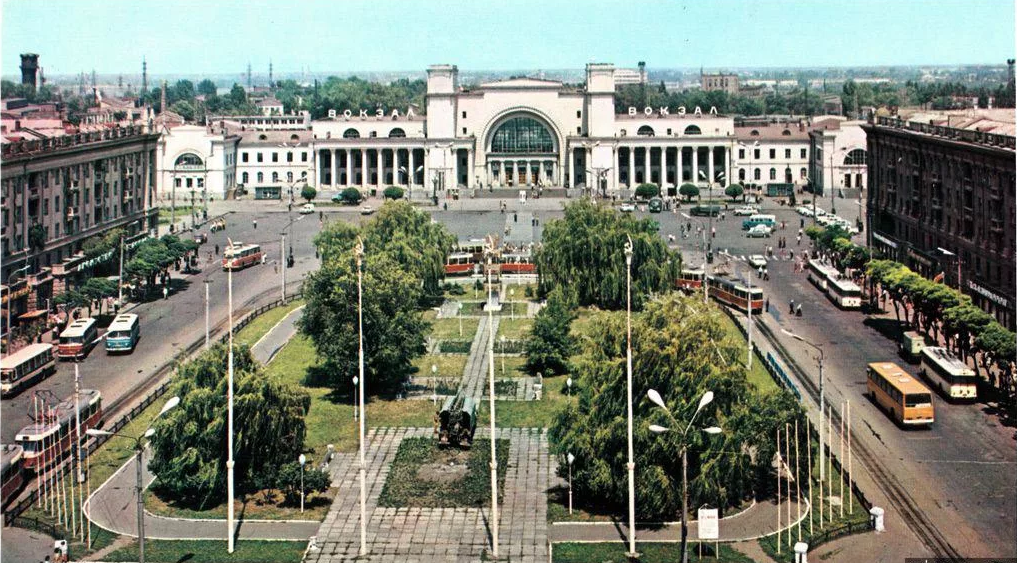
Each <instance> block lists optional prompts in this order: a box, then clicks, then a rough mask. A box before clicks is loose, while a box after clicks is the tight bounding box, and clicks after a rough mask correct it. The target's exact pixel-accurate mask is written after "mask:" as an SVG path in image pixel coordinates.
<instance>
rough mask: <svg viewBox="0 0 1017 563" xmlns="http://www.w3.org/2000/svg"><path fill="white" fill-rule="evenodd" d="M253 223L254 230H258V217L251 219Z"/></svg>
mask: <svg viewBox="0 0 1017 563" xmlns="http://www.w3.org/2000/svg"><path fill="white" fill-rule="evenodd" d="M251 224H253V225H254V230H258V220H257V219H251Z"/></svg>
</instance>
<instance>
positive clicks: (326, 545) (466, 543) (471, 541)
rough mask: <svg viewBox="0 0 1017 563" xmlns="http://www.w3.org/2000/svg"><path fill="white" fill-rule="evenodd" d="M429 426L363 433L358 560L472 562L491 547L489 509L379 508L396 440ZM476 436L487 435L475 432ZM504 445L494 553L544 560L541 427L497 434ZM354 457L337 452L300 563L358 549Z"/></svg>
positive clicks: (344, 557) (548, 470) (550, 469)
mask: <svg viewBox="0 0 1017 563" xmlns="http://www.w3.org/2000/svg"><path fill="white" fill-rule="evenodd" d="M431 435H432V430H431V429H430V428H376V429H372V430H371V431H370V432H369V434H368V450H367V455H368V473H367V483H368V496H367V514H368V524H367V543H368V551H369V553H368V555H367V557H365V558H362V559H357V560H358V561H372V562H393V563H394V562H399V563H413V562H420V563H423V562H425V561H427V562H429V561H446V562H457V563H458V562H464V563H465V562H467V561H469V562H475V561H479V560H480V558H481V556H482V554H483V553H484V552H485V551H487V550H489V548H490V536H489V528H488V519H489V518H490V509H489V508H379V507H378V496H379V495H380V494H381V490H382V488H383V486H384V482H385V478H386V477H387V476H388V472H389V469H390V466H391V463H392V461H393V460H394V459H395V454H396V450H397V449H398V448H399V444H400V442H402V440H403V439H404V438H408V437H417V436H423V437H430V436H431ZM477 436H478V437H482V438H486V437H489V436H490V431H489V429H488V428H483V429H481V428H478V429H477ZM498 437H499V438H501V439H508V440H509V442H510V446H509V462H508V470H507V473H506V476H505V489H504V498H503V499H502V501H501V503H500V504H499V512H500V518H499V521H500V523H501V527H500V530H499V535H500V541H499V555H500V556H502V557H507V558H509V559H510V560H511V561H513V562H532V563H536V562H538V561H546V560H547V495H546V491H547V489H548V487H549V486H550V485H551V484H552V483H557V481H558V478H557V477H556V476H555V475H554V472H555V465H554V460H553V459H552V457H551V456H550V455H548V451H547V435H546V433H545V431H544V430H542V429H525V428H511V429H504V430H499V431H498ZM358 475H359V460H358V454H357V453H355V452H354V453H346V454H340V455H339V456H338V457H337V458H336V460H335V462H334V463H333V486H334V487H336V488H337V489H336V498H335V501H334V502H333V505H332V508H331V510H330V511H329V513H328V516H326V517H325V521H324V522H323V523H322V525H321V528H320V529H319V531H318V536H317V541H316V546H317V547H316V548H315V549H311V550H309V551H308V553H307V555H306V557H305V561H308V562H312V563H330V562H333V561H351V560H353V559H354V558H356V557H357V556H358V554H359V549H360V518H359V511H360V500H359V498H360V497H359V495H360V485H359V481H358V479H359V476H358Z"/></svg>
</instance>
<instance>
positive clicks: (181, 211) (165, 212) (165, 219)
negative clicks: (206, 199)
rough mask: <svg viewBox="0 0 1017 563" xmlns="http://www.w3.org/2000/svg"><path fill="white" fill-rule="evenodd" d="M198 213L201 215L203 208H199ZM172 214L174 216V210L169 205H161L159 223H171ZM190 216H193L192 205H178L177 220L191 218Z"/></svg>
mask: <svg viewBox="0 0 1017 563" xmlns="http://www.w3.org/2000/svg"><path fill="white" fill-rule="evenodd" d="M198 215H199V216H200V215H201V209H200V208H199V209H198ZM172 216H173V211H172V209H171V208H169V207H160V208H159V224H160V225H167V224H169V222H170V217H172ZM190 217H191V207H190V206H187V207H184V206H181V205H178V206H177V216H176V219H177V221H180V220H182V219H188V220H189V219H190Z"/></svg>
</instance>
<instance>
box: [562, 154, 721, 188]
mask: <svg viewBox="0 0 1017 563" xmlns="http://www.w3.org/2000/svg"><path fill="white" fill-rule="evenodd" d="M594 147H596V143H592V144H589V145H586V144H583V145H578V146H573V147H572V148H570V149H569V165H570V171H571V177H572V178H574V179H575V178H581V180H580V183H588V182H587V180H588V179H587V169H589V170H591V171H592V172H593V173H595V174H596V173H604V170H605V168H592V169H591V168H590V163H591V162H593V159H592V151H593V149H594ZM612 152H613V155H612V165H611V167H610V169H609V170H607V172H606V174H605V177H606V178H610V182H609V185H613V186H617V187H619V188H621V187H625V188H629V189H632V188H635V187H636V186H638V185H639V184H642V183H652V184H658V185H661V186H679V185H681V184H682V183H685V182H690V183H693V184H705V183H706V181H707V179H713V180H714V181H716V180H717V179H718V176H719V174H720V173H721V172H723V173H724V174H725V178H730V177H731V146H730V145H726V144H724V145H720V144H717V145H691V146H690V145H682V146H674V145H671V146H668V145H654V144H649V143H638V144H619V145H617V146H614V147H612ZM662 171H663V174H662ZM700 171H701V172H702V173H703V174H704V175H705V176H706V179H704V178H703V177H701V176H700V174H699V172H700ZM725 183H726V182H725ZM573 184H576V182H575V181H573Z"/></svg>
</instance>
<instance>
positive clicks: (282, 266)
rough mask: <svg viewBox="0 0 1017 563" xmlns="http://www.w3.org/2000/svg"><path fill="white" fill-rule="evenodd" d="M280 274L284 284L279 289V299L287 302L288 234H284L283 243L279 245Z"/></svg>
mask: <svg viewBox="0 0 1017 563" xmlns="http://www.w3.org/2000/svg"><path fill="white" fill-rule="evenodd" d="M279 272H280V273H281V274H282V284H281V285H280V287H279V298H280V299H282V300H283V301H285V300H286V233H283V234H282V242H280V243H279Z"/></svg>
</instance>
